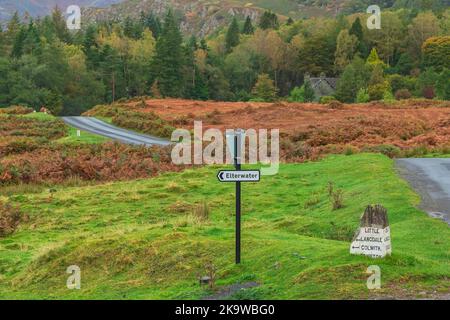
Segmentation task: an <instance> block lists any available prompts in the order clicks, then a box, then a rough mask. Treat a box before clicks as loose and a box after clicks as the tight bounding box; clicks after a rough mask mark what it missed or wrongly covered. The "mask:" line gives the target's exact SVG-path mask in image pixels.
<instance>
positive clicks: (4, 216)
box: [0, 201, 22, 237]
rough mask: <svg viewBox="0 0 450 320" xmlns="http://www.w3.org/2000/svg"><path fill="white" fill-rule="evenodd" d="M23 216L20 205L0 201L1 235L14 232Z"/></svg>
mask: <svg viewBox="0 0 450 320" xmlns="http://www.w3.org/2000/svg"><path fill="white" fill-rule="evenodd" d="M21 218H22V214H21V212H20V209H19V208H18V207H13V206H12V205H11V204H9V203H3V202H1V201H0V237H5V236H7V235H10V234H12V233H14V231H15V230H16V229H17V227H18V226H19V223H20V220H21Z"/></svg>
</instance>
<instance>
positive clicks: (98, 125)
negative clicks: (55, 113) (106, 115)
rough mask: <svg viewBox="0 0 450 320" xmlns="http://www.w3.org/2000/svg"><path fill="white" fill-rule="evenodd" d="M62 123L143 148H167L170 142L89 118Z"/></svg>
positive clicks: (78, 118) (64, 118) (79, 118)
mask: <svg viewBox="0 0 450 320" xmlns="http://www.w3.org/2000/svg"><path fill="white" fill-rule="evenodd" d="M62 119H63V120H64V122H65V123H66V124H68V125H70V126H72V127H75V128H77V129H80V130H83V131H87V132H90V133H93V134H97V135H99V136H103V137H107V138H111V139H113V140H116V141H119V142H122V143H126V144H132V145H144V146H153V145H158V146H167V145H169V144H170V141H168V140H164V139H161V138H158V137H153V136H150V135H145V134H140V133H136V132H133V131H130V130H125V129H122V128H118V127H115V126H113V125H110V124H109V123H106V122H104V121H101V120H98V119H96V118H90V117H63V118H62Z"/></svg>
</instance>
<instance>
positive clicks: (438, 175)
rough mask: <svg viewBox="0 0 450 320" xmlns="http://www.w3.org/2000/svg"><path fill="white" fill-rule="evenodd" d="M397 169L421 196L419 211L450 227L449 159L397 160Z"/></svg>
mask: <svg viewBox="0 0 450 320" xmlns="http://www.w3.org/2000/svg"><path fill="white" fill-rule="evenodd" d="M397 168H398V170H399V173H400V175H401V176H402V177H403V178H405V179H406V180H407V181H408V182H409V183H410V185H411V186H412V187H413V188H414V189H415V190H416V191H417V192H418V193H419V194H420V195H421V197H422V203H421V204H420V209H422V210H425V211H426V212H428V214H430V215H431V216H432V217H435V218H440V219H442V220H444V221H446V222H447V223H448V224H449V225H450V159H398V160H397Z"/></svg>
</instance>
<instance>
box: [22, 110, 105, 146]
mask: <svg viewBox="0 0 450 320" xmlns="http://www.w3.org/2000/svg"><path fill="white" fill-rule="evenodd" d="M21 117H25V118H31V119H37V120H41V121H48V120H53V119H55V117H54V116H52V115H49V114H46V113H42V112H36V113H29V114H26V115H22V116H21ZM101 120H103V121H105V122H108V123H110V122H111V120H110V119H108V118H101ZM67 127H68V130H67V136H65V137H63V138H61V139H58V140H57V142H59V143H63V144H83V143H84V144H96V143H103V142H106V141H108V140H109V139H108V138H105V137H102V136H98V135H95V134H92V133H89V132H85V131H81V136H80V137H78V136H77V130H78V129H76V128H74V127H71V126H67Z"/></svg>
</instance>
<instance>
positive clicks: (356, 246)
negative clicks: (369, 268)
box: [350, 205, 392, 258]
mask: <svg viewBox="0 0 450 320" xmlns="http://www.w3.org/2000/svg"><path fill="white" fill-rule="evenodd" d="M391 252H392V248H391V231H390V229H389V221H388V217H387V210H386V209H385V208H384V207H383V206H381V205H376V206H375V207H372V206H368V207H367V208H366V210H365V211H364V214H363V215H362V217H361V223H360V227H359V230H358V231H357V232H356V234H355V236H354V238H353V241H352V244H351V245H350V254H359V255H365V256H369V257H372V258H383V257H385V256H386V255H390V254H391Z"/></svg>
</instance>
